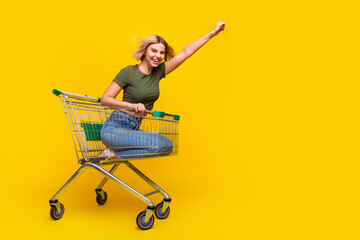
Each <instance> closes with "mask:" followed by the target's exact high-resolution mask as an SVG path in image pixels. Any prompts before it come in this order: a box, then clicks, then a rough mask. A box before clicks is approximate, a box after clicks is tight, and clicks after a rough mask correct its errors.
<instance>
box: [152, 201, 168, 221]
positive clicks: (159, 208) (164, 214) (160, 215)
mask: <svg viewBox="0 0 360 240" xmlns="http://www.w3.org/2000/svg"><path fill="white" fill-rule="evenodd" d="M163 205H164V203H163V202H161V203H159V204H158V205H156V208H155V215H156V217H157V218H158V219H165V218H167V217H168V216H169V214H170V207H167V208H166V210H165V212H163V210H162V208H163Z"/></svg>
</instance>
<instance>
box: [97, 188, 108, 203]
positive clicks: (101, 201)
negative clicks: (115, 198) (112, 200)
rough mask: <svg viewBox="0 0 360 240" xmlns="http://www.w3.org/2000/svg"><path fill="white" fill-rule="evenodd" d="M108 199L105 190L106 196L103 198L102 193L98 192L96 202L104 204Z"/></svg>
mask: <svg viewBox="0 0 360 240" xmlns="http://www.w3.org/2000/svg"><path fill="white" fill-rule="evenodd" d="M107 199H108V196H107V193H106V192H105V191H104V198H102V196H101V194H100V193H96V202H97V203H98V204H99V205H104V204H105V203H106V201H107Z"/></svg>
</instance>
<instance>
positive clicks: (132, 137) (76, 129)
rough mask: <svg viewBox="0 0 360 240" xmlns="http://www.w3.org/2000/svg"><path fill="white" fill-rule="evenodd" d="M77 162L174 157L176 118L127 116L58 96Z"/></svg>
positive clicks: (175, 150) (80, 100)
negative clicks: (66, 120) (65, 115)
mask: <svg viewBox="0 0 360 240" xmlns="http://www.w3.org/2000/svg"><path fill="white" fill-rule="evenodd" d="M60 98H61V102H62V106H63V110H64V112H65V113H66V114H67V116H68V120H69V126H70V130H71V134H72V137H73V141H74V146H75V151H76V155H77V158H78V160H79V161H84V160H85V161H91V160H97V161H100V160H109V159H139V158H151V157H160V156H169V155H176V154H177V153H178V136H179V133H178V123H179V121H178V120H177V118H176V116H174V115H169V114H165V115H164V116H163V117H156V116H153V115H152V114H151V113H149V114H147V115H146V116H131V115H129V114H126V113H123V112H122V111H123V110H124V109H122V108H116V109H115V108H113V107H108V106H103V105H101V104H100V103H98V102H97V101H95V100H89V99H85V98H81V97H69V96H67V95H61V96H60Z"/></svg>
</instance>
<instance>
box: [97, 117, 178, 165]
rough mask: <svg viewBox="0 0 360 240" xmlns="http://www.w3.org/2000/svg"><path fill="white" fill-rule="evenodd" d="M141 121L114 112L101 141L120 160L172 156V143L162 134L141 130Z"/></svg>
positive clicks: (102, 130) (102, 133)
mask: <svg viewBox="0 0 360 240" xmlns="http://www.w3.org/2000/svg"><path fill="white" fill-rule="evenodd" d="M141 121H142V120H141V119H139V118H136V117H133V116H130V115H128V114H125V113H122V112H119V111H114V112H113V113H112V114H111V115H110V117H109V118H108V119H107V120H106V122H105V123H104V125H103V127H102V129H101V133H100V134H101V141H102V142H103V143H104V144H105V145H106V146H107V147H108V148H111V149H113V150H114V151H115V152H117V155H118V157H119V158H131V157H147V156H151V155H166V154H170V153H171V152H172V151H173V144H172V142H171V141H170V140H169V139H168V138H166V137H164V136H162V135H160V134H157V133H152V132H147V131H143V130H139V128H140V125H141Z"/></svg>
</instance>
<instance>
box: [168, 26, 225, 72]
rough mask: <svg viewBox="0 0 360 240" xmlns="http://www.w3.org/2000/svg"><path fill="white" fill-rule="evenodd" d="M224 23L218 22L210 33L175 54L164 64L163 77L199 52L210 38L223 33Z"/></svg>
mask: <svg viewBox="0 0 360 240" xmlns="http://www.w3.org/2000/svg"><path fill="white" fill-rule="evenodd" d="M225 24H226V22H218V23H217V24H216V27H215V28H214V30H212V31H211V32H209V33H207V34H206V35H205V36H203V37H201V38H199V39H198V40H196V41H194V42H192V43H190V44H189V45H187V46H186V47H185V48H184V49H183V50H182V51H181V52H180V53H179V54H177V55H176V56H175V57H173V58H172V59H170V60H168V61H166V62H165V75H167V74H169V73H171V72H172V71H174V70H175V69H176V68H177V67H179V66H180V65H181V64H182V63H183V62H184V61H185V60H186V59H188V58H189V57H191V55H193V54H194V53H195V52H196V51H197V50H199V49H200V48H201V47H202V46H203V45H204V44H205V43H207V42H208V41H209V40H210V39H211V38H213V37H214V36H216V35H218V34H219V32H220V31H223V30H224V28H225Z"/></svg>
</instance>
